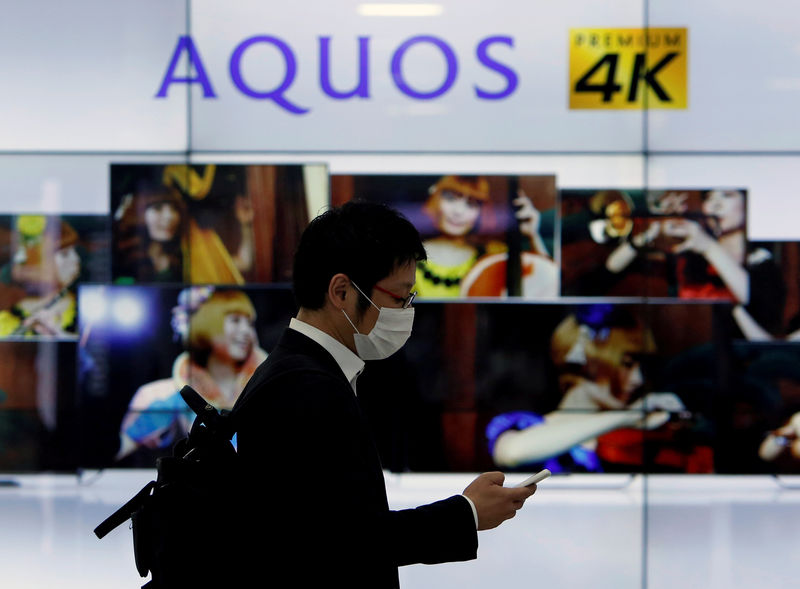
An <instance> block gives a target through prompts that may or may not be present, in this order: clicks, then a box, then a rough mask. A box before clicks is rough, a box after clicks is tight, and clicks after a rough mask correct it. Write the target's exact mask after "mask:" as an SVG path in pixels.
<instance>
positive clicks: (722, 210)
mask: <svg viewBox="0 0 800 589" xmlns="http://www.w3.org/2000/svg"><path fill="white" fill-rule="evenodd" d="M612 192H617V191H605V192H604V193H599V194H607V193H612ZM619 194H623V193H619ZM688 196H689V195H688V193H686V192H675V191H667V192H665V193H663V194H661V195H658V196H657V197H655V198H653V199H650V202H649V209H650V213H651V214H653V215H656V217H651V218H650V219H649V222H648V225H647V229H646V230H644V231H641V232H638V233H634V232H633V228H634V223H633V221H632V220H631V219H630V214H631V211H632V208H631V207H630V205H628V204H627V201H625V200H619V199H618V200H616V201H613V202H609V203H607V204H606V206H605V208H604V213H605V215H606V217H607V219H606V220H605V226H606V227H608V228H611V229H614V228H616V229H618V230H619V231H618V233H619V235H618V237H617V238H618V239H620V245H619V246H618V247H617V248H616V249H615V250H614V251H613V252H612V253H611V254H610V255H609V256H608V259H607V261H606V265H605V266H606V269H607V270H608V271H609V272H611V273H612V274H619V273H621V272H622V271H623V270H625V269H626V268H627V267H628V266H629V265H630V264H631V263H632V262H633V261H634V259H635V258H636V257H637V256H638V255H639V251H640V248H642V247H645V246H650V245H653V244H655V243H656V242H657V240H659V241H658V243H661V240H663V239H665V240H668V245H663V246H662V247H664V248H665V249H666V252H667V253H668V254H671V255H673V256H675V257H676V262H675V270H676V271H675V276H676V285H675V290H676V292H675V295H676V296H677V297H678V298H683V299H715V300H730V301H738V302H747V300H748V294H749V278H748V271H747V268H746V258H747V240H746V236H745V220H746V209H745V195H744V193H743V192H742V191H741V190H708V191H705V192H703V193H702V194H701V199H702V202H701V205H700V212H701V213H702V216H701V217H700V218H697V219H694V218H689V217H688V216H686V214H687V212H688V210H689V207H688V204H687V202H686V201H687V199H688ZM628 200H629V199H628ZM615 207H617V208H615ZM659 217H661V218H659ZM590 229H591V228H590ZM592 235H593V237H595V241H598V242H600V240H599V239H598V238H597V237H596V236H595V232H592ZM659 238H660V239H659Z"/></svg>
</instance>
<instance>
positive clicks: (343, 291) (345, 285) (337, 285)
mask: <svg viewBox="0 0 800 589" xmlns="http://www.w3.org/2000/svg"><path fill="white" fill-rule="evenodd" d="M349 286H350V279H349V278H348V277H347V275H346V274H341V273H339V274H334V275H333V276H332V277H331V281H330V282H329V283H328V300H329V301H330V302H331V304H332V305H333V306H334V307H336V308H337V309H341V308H342V307H344V304H345V301H346V300H347V295H348V293H349V292H350V289H349Z"/></svg>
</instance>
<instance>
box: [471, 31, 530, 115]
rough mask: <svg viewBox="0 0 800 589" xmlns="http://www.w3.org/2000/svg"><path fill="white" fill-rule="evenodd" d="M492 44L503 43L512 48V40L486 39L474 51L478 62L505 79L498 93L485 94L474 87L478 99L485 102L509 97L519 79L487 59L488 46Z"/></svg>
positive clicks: (511, 72)
mask: <svg viewBox="0 0 800 589" xmlns="http://www.w3.org/2000/svg"><path fill="white" fill-rule="evenodd" d="M494 43H503V44H504V45H508V46H509V47H513V46H514V39H512V38H511V37H487V38H486V39H484V40H483V41H481V42H480V43H479V44H478V48H477V49H476V51H475V52H476V53H477V55H478V61H480V62H481V63H482V64H483V65H485V66H486V67H487V68H489V69H490V70H494V71H496V72H497V73H498V74H500V75H501V76H503V77H504V78H505V79H506V87H505V88H504V89H503V90H501V91H499V92H487V91H486V90H481V89H480V88H479V87H478V86H475V94H476V95H477V96H478V98H484V99H486V100H500V99H501V98H505V97H506V96H509V95H511V94H512V93H513V92H514V90H516V89H517V84H518V83H519V78H518V77H517V73H516V72H515V71H514V70H512V69H511V68H509V67H508V66H506V65H505V64H502V63H500V62H498V61H495V60H494V59H492V58H491V57H489V46H490V45H493V44H494Z"/></svg>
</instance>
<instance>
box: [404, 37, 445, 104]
mask: <svg viewBox="0 0 800 589" xmlns="http://www.w3.org/2000/svg"><path fill="white" fill-rule="evenodd" d="M417 43H432V44H433V45H436V47H438V48H439V50H440V51H441V52H442V55H444V57H445V59H446V60H447V77H446V78H445V80H444V82H443V83H442V85H441V86H439V87H438V88H436V89H435V90H431V91H430V92H418V91H416V90H414V89H413V88H412V87H411V86H409V85H408V84H406V81H405V79H404V77H403V67H402V62H403V56H404V55H405V53H406V51H408V50H409V49H410V48H411V47H412V46H413V45H416V44H417ZM391 71H392V77H393V78H394V83H395V85H396V86H397V87H398V88H399V89H400V91H401V92H402V93H403V94H406V95H408V96H411V97H412V98H417V99H419V100H430V99H431V98H436V97H438V96H441V95H442V94H444V93H445V92H447V91H448V90H450V88H451V86H452V85H453V84H454V83H455V81H456V75H457V74H458V60H457V59H456V54H455V52H454V51H453V50H452V49H451V48H450V46H449V45H448V44H447V43H445V42H444V41H442V40H441V39H439V38H437V37H432V36H429V35H420V36H418V37H412V38H411V39H409V40H408V41H406V42H404V43H403V44H402V45H400V47H398V48H397V51H395V52H394V55H393V56H392V70H391Z"/></svg>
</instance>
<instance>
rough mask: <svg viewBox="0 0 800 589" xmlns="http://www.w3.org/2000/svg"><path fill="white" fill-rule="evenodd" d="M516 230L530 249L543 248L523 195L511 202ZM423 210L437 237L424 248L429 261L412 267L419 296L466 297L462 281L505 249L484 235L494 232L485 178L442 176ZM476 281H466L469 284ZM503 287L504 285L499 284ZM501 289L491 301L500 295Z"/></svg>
mask: <svg viewBox="0 0 800 589" xmlns="http://www.w3.org/2000/svg"><path fill="white" fill-rule="evenodd" d="M515 203H516V204H517V206H519V210H518V211H517V213H516V214H517V218H518V219H519V221H520V229H521V230H522V231H525V230H528V231H529V232H530V233H532V234H531V235H528V237H529V238H530V239H531V242H532V244H534V247H539V248H541V249H544V245H543V240H542V238H541V236H540V235H539V234H538V222H533V221H532V219H536V220H537V221H538V212H537V211H536V210H535V209H534V208H533V205H532V203H530V199H529V198H528V197H527V196H525V195H524V194H523V193H520V194H518V196H517V200H516V201H515ZM423 211H424V212H425V214H426V215H427V216H428V217H429V218H430V219H431V220H432V221H433V224H434V226H435V227H436V229H437V231H438V234H437V235H435V236H433V237H430V238H428V239H426V240H425V241H424V242H423V244H424V245H425V251H426V252H427V254H428V259H427V260H425V261H423V262H420V263H419V264H418V266H417V277H416V278H417V284H416V288H417V291H418V296H420V297H425V298H451V297H459V296H469V294H470V293H469V292H466V291H465V278H466V277H467V275H468V274H469V273H470V271H471V270H472V269H473V268H474V267H475V265H476V263H478V261H479V260H480V259H483V258H484V256H492V255H494V254H502V253H504V252H506V251H507V249H508V246H507V245H506V244H505V243H503V242H501V241H499V240H496V239H490V238H487V237H486V235H487V234H489V233H491V232H493V231H496V228H494V225H495V214H496V213H495V211H494V210H493V209H492V205H491V202H490V194H489V181H488V179H487V178H486V177H484V176H444V177H442V178H440V179H439V180H438V181H437V182H436V183H435V184H434V185H433V186H431V187H430V189H429V197H428V199H427V200H426V202H425V204H424V205H423ZM474 281H475V278H472V279H471V282H474ZM502 286H505V284H503V285H502ZM500 294H501V292H500V290H499V289H498V291H497V292H496V293H492V295H491V296H499V295H500Z"/></svg>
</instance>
